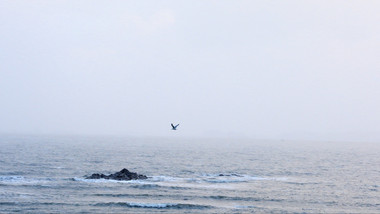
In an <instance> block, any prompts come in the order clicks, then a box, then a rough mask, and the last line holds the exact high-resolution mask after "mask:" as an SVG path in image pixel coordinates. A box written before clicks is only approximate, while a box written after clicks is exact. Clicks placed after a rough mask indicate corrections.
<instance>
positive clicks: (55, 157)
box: [0, 136, 380, 213]
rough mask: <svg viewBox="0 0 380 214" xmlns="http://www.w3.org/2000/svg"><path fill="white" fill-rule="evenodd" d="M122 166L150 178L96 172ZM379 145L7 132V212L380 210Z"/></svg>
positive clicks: (3, 167)
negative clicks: (118, 178)
mask: <svg viewBox="0 0 380 214" xmlns="http://www.w3.org/2000/svg"><path fill="white" fill-rule="evenodd" d="M122 168H127V169H129V170H130V171H133V172H137V173H139V174H145V175H147V176H148V177H149V178H148V179H147V180H138V181H137V180H135V181H112V180H87V179H84V176H85V175H90V174H92V173H104V174H109V173H114V172H117V171H120V170H121V169H122ZM379 185H380V148H379V144H376V143H373V144H364V143H355V144H352V143H333V142H330V143H328V142H324V143H322V142H292V141H278V142H275V141H273V142H271V141H264V140H241V139H240V140H239V139H185V138H169V137H168V138H128V137H124V138H123V137H119V138H118V137H68V136H66V137H65V136H49V137H47V136H1V137H0V213H380V192H379V191H380V188H379Z"/></svg>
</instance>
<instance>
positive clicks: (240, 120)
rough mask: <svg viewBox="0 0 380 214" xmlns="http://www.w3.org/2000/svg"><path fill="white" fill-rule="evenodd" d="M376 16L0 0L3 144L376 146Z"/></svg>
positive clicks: (308, 7) (309, 4)
mask: <svg viewBox="0 0 380 214" xmlns="http://www.w3.org/2000/svg"><path fill="white" fill-rule="evenodd" d="M379 11H380V1H375V0H374V1H363V0H358V1H349V0H345V1H343V0H341V1H334V0H328V1H327V0H326V1H322V0H320V1H301V0H300V1H251V0H249V1H243V0H237V1H223V0H218V1H211V0H210V1H204V0H199V1H178V0H175V1H174V0H173V1H159V0H152V1H90V0H88V1H83V0H79V1H77V0H76V1H60V0H57V1H48V0H45V1H30V0H27V1H18V0H1V1H0V133H32V134H117V135H140V136H172V135H179V136H222V137H223V136H235V137H236V136H242V137H252V138H268V139H309V140H342V141H345V140H363V141H380V60H379V59H380V24H379V23H380V13H379ZM171 122H173V123H180V124H181V125H180V126H179V128H178V131H176V132H173V131H171V130H170V123H171Z"/></svg>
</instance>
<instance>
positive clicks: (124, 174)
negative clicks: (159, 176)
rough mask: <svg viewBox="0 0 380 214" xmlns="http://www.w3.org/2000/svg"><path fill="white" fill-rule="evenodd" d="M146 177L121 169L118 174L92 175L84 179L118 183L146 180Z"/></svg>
mask: <svg viewBox="0 0 380 214" xmlns="http://www.w3.org/2000/svg"><path fill="white" fill-rule="evenodd" d="M147 178H148V177H147V176H146V175H140V174H137V173H135V172H130V171H129V170H128V169H125V168H124V169H122V170H121V171H120V172H116V173H114V174H110V175H105V174H98V173H94V174H92V175H91V176H88V177H86V179H112V180H119V181H129V180H137V179H147Z"/></svg>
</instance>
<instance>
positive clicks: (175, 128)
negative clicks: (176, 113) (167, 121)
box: [171, 123, 179, 130]
mask: <svg viewBox="0 0 380 214" xmlns="http://www.w3.org/2000/svg"><path fill="white" fill-rule="evenodd" d="M171 125H172V130H177V127H178V126H179V124H177V125H173V123H172V124H171Z"/></svg>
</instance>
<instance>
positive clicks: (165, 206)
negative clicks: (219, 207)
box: [95, 202, 212, 209]
mask: <svg viewBox="0 0 380 214" xmlns="http://www.w3.org/2000/svg"><path fill="white" fill-rule="evenodd" d="M95 206H124V207H130V208H151V209H207V208H212V206H209V205H199V204H179V203H135V202H109V203H97V204H95Z"/></svg>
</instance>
